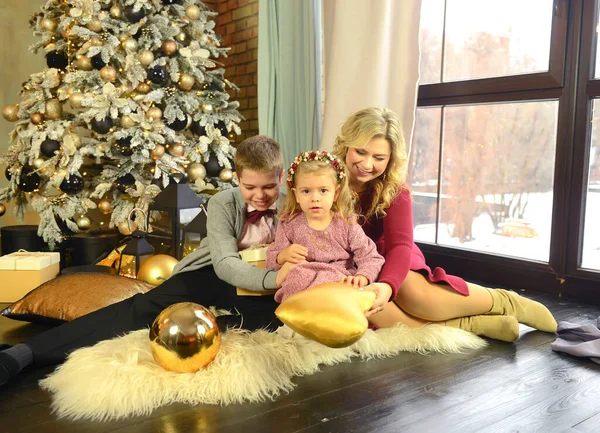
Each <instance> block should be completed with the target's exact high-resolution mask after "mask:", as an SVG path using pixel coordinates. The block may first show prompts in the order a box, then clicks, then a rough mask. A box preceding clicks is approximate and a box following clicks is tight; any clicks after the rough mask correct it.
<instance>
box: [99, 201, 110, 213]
mask: <svg viewBox="0 0 600 433" xmlns="http://www.w3.org/2000/svg"><path fill="white" fill-rule="evenodd" d="M98 210H99V211H100V212H102V213H103V214H104V215H109V214H110V213H111V212H112V206H111V205H110V202H109V201H108V200H101V201H99V202H98Z"/></svg>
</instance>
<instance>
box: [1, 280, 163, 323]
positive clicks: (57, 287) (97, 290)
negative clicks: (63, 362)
mask: <svg viewBox="0 0 600 433" xmlns="http://www.w3.org/2000/svg"><path fill="white" fill-rule="evenodd" d="M153 288H154V286H153V285H151V284H148V283H146V282H144V281H140V280H135V279H132V278H126V277H120V276H118V275H107V274H97V273H77V274H69V275H62V276H59V277H56V278H54V279H53V280H50V281H48V282H46V283H44V284H42V285H40V286H39V287H37V288H36V289H34V290H32V291H31V292H29V293H28V294H27V295H25V296H24V297H23V298H21V299H20V300H18V301H16V302H14V303H12V304H11V305H10V306H8V307H6V308H5V309H4V310H2V312H1V313H0V314H2V315H3V316H5V317H8V318H10V319H15V320H23V321H25V322H34V323H45V324H60V323H64V322H69V321H71V320H73V319H76V318H78V317H80V316H83V315H85V314H88V313H91V312H93V311H96V310H99V309H100V308H103V307H106V306H107V305H111V304H114V303H117V302H119V301H122V300H124V299H127V298H130V297H131V296H133V295H135V294H137V293H146V292H147V291H149V290H151V289H153Z"/></svg>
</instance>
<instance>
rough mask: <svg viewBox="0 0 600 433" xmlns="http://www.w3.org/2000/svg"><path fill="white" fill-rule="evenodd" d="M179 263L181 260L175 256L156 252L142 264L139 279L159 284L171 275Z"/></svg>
mask: <svg viewBox="0 0 600 433" xmlns="http://www.w3.org/2000/svg"><path fill="white" fill-rule="evenodd" d="M177 263H179V260H177V259H176V258H175V257H171V256H169V255H167V254H156V255H154V256H152V257H150V258H149V259H147V260H146V261H144V262H143V263H142V264H141V265H140V270H139V271H138V280H142V281H145V282H147V283H150V284H153V285H155V286H159V285H161V284H162V283H164V282H165V281H166V280H167V279H168V278H169V277H170V276H171V274H172V273H173V269H174V268H175V265H177Z"/></svg>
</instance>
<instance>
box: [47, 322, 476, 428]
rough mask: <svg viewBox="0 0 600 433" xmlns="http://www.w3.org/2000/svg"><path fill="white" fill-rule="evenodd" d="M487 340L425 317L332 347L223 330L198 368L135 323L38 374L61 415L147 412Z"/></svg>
mask: <svg viewBox="0 0 600 433" xmlns="http://www.w3.org/2000/svg"><path fill="white" fill-rule="evenodd" d="M486 344H487V343H486V342H485V340H483V339H481V338H479V337H477V336H475V335H473V334H471V333H468V332H465V331H462V330H460V329H455V328H446V327H443V326H439V325H429V326H425V327H424V328H421V329H409V328H407V327H405V326H402V325H401V326H398V327H395V328H389V329H379V330H377V331H372V330H368V331H367V333H366V334H365V336H364V337H363V338H362V339H361V340H359V341H358V342H357V343H355V344H354V345H352V346H350V347H346V348H343V349H331V348H328V347H326V346H323V345H321V344H319V343H316V342H314V341H311V340H308V339H305V338H304V337H301V336H299V335H298V334H295V333H294V332H292V331H291V330H290V329H289V328H287V327H282V328H279V330H278V331H277V332H266V331H256V332H247V331H243V330H237V329H234V330H228V331H227V332H226V333H224V334H223V339H222V342H221V349H220V351H219V353H218V354H217V357H216V359H215V360H214V361H213V362H212V363H211V364H209V365H208V366H207V367H206V368H205V369H202V370H200V371H199V372H197V373H184V374H178V373H173V372H169V371H166V370H164V369H163V368H162V367H160V366H159V365H158V364H157V363H156V362H155V361H154V359H153V358H152V354H151V352H150V345H149V343H148V331H147V330H140V331H134V332H132V333H130V334H128V335H125V336H123V337H118V338H115V339H113V340H108V341H103V342H100V343H98V344H96V345H95V346H92V347H88V348H83V349H79V350H77V351H75V352H73V353H72V354H71V355H70V356H69V358H68V359H67V361H66V362H65V363H64V364H63V365H62V366H60V367H58V368H57V369H56V371H55V372H54V373H52V374H51V375H50V376H48V377H47V378H46V379H44V380H42V381H41V382H40V385H41V386H42V388H44V389H46V390H48V391H50V392H52V393H53V394H54V395H53V402H52V405H53V409H54V411H55V413H56V414H57V415H58V416H59V417H67V418H71V419H90V420H96V421H108V420H114V419H119V418H124V417H128V416H133V415H148V414H150V413H151V412H152V411H153V410H155V409H157V408H159V407H161V406H164V405H168V404H170V403H175V402H179V403H189V404H191V405H196V404H202V403H205V404H231V403H242V402H245V401H249V402H257V401H264V400H266V399H275V398H276V397H277V396H278V395H279V394H280V393H282V392H290V391H291V390H292V389H293V388H294V386H295V385H294V383H293V381H292V379H293V377H294V376H302V375H307V374H312V373H315V372H317V371H318V370H319V366H320V365H333V364H337V363H340V362H346V361H349V360H350V359H351V358H361V359H363V360H367V359H371V358H382V357H389V356H393V355H396V354H397V353H399V352H417V353H421V354H427V353H432V352H437V353H460V352H463V351H464V350H467V349H478V348H481V347H484V346H485V345H486Z"/></svg>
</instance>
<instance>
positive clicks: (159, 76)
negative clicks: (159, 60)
mask: <svg viewBox="0 0 600 433" xmlns="http://www.w3.org/2000/svg"><path fill="white" fill-rule="evenodd" d="M148 79H149V80H150V81H152V82H153V83H154V84H163V83H164V82H165V81H166V80H167V70H166V69H165V68H164V67H162V66H158V65H157V66H154V67H153V68H150V69H148Z"/></svg>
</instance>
